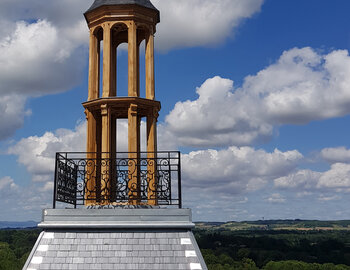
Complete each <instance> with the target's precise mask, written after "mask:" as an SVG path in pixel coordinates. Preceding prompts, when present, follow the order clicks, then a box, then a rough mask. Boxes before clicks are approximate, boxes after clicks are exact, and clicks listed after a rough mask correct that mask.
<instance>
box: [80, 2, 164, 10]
mask: <svg viewBox="0 0 350 270" xmlns="http://www.w3.org/2000/svg"><path fill="white" fill-rule="evenodd" d="M105 5H106V6H107V5H108V6H109V5H139V6H142V7H146V8H150V9H153V10H156V11H158V9H156V8H155V6H153V4H152V3H151V1H150V0H95V2H94V3H93V4H92V6H91V7H90V8H89V9H88V10H87V11H86V12H89V11H91V10H94V9H96V8H98V7H100V6H105Z"/></svg>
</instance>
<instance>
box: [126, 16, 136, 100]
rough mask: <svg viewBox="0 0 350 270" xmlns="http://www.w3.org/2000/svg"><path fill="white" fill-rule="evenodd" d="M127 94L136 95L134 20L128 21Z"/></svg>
mask: <svg viewBox="0 0 350 270" xmlns="http://www.w3.org/2000/svg"><path fill="white" fill-rule="evenodd" d="M128 46H129V47H128V48H129V49H128V54H129V55H128V57H129V59H128V69H129V70H128V72H129V73H128V75H129V79H128V96H129V97H138V91H137V84H138V83H137V81H138V78H137V76H138V70H137V69H138V66H137V63H138V60H137V56H138V53H137V48H138V46H137V26H136V23H135V22H134V21H131V22H130V23H129V28H128Z"/></svg>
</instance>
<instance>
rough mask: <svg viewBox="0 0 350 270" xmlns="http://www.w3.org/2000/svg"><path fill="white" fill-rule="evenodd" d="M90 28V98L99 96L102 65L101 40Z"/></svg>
mask: <svg viewBox="0 0 350 270" xmlns="http://www.w3.org/2000/svg"><path fill="white" fill-rule="evenodd" d="M94 31H95V29H90V53H89V95H88V100H94V99H97V98H99V85H100V82H99V73H100V70H99V67H100V64H99V63H100V42H99V40H98V38H97V36H96V35H95V33H94Z"/></svg>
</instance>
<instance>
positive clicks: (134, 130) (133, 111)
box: [128, 104, 141, 205]
mask: <svg viewBox="0 0 350 270" xmlns="http://www.w3.org/2000/svg"><path fill="white" fill-rule="evenodd" d="M128 151H129V183H128V188H129V204H133V205H136V204H139V203H140V195H141V193H140V184H141V183H140V174H139V160H140V117H139V116H138V112H137V105H136V104H131V105H130V107H129V110H128Z"/></svg>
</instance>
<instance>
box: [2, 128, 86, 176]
mask: <svg viewBox="0 0 350 270" xmlns="http://www.w3.org/2000/svg"><path fill="white" fill-rule="evenodd" d="M85 144H86V124H85V123H82V124H79V125H78V126H77V127H76V129H75V130H74V131H71V130H67V129H59V130H57V131H56V132H55V133H52V132H46V133H45V134H44V135H43V136H41V137H38V136H31V137H28V138H24V139H22V140H20V141H19V142H18V143H16V144H15V145H14V146H12V147H10V148H9V150H8V153H9V154H13V155H17V156H18V162H19V163H20V164H22V165H24V166H25V167H26V169H27V171H28V172H29V173H31V174H32V180H33V181H34V182H45V181H52V179H53V177H54V168H55V153H56V152H65V151H66V152H74V151H76V152H79V151H85Z"/></svg>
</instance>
